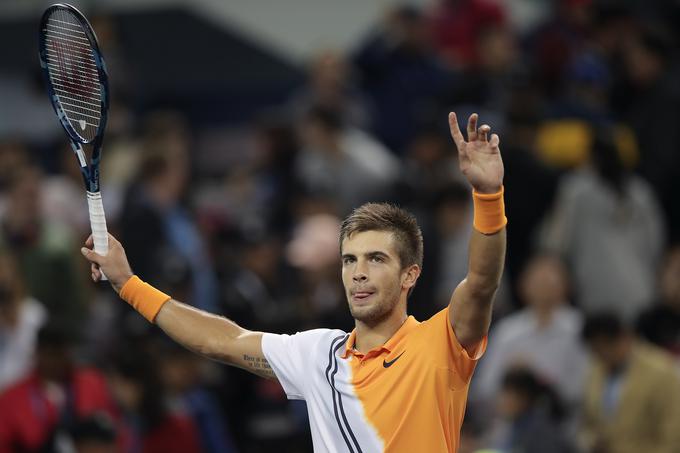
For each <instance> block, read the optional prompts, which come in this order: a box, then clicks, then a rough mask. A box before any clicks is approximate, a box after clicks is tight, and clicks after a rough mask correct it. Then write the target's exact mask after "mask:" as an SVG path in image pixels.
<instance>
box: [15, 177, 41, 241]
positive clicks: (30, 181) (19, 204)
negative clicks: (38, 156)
mask: <svg viewBox="0 0 680 453" xmlns="http://www.w3.org/2000/svg"><path fill="white" fill-rule="evenodd" d="M40 181H41V175H40V172H39V171H38V170H36V169H33V168H28V169H24V170H21V172H20V174H19V175H17V181H16V182H15V183H14V184H13V186H12V188H11V190H10V192H9V203H8V209H7V220H8V222H9V224H10V225H12V226H13V227H15V228H24V227H30V226H34V225H36V224H37V223H38V222H39V219H40V203H41V196H40V195H41V194H40Z"/></svg>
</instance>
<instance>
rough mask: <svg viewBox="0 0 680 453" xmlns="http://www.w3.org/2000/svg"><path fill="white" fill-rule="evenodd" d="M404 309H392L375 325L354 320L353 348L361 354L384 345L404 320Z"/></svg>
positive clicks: (405, 315)
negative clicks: (388, 314)
mask: <svg viewBox="0 0 680 453" xmlns="http://www.w3.org/2000/svg"><path fill="white" fill-rule="evenodd" d="M407 318H408V315H407V314H406V310H394V311H393V312H392V313H391V315H390V316H388V317H387V318H385V319H384V320H382V321H381V322H379V323H377V324H375V325H368V324H366V323H363V322H361V321H359V320H357V321H356V324H355V326H356V338H355V341H354V349H356V350H357V351H359V352H360V353H362V354H365V353H367V352H368V351H370V350H372V349H375V348H377V347H379V346H382V345H384V344H385V343H387V341H388V340H389V339H390V338H392V336H393V335H394V334H395V332H396V331H397V330H399V328H400V327H401V326H402V325H403V324H404V322H406V319H407Z"/></svg>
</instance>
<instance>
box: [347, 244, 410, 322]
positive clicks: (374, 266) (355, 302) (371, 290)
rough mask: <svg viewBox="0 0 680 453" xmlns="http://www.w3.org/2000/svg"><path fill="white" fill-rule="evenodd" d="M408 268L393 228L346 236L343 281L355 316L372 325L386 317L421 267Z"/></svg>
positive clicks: (350, 307)
mask: <svg viewBox="0 0 680 453" xmlns="http://www.w3.org/2000/svg"><path fill="white" fill-rule="evenodd" d="M414 268H415V269H414ZM409 269H411V270H410V271H409ZM409 269H404V270H402V269H401V261H400V260H399V255H398V254H397V247H396V244H395V238H394V235H393V234H392V233H390V232H385V231H364V232H360V233H354V234H353V235H351V236H350V237H348V238H346V239H345V240H344V241H343V242H342V283H343V285H344V286H345V294H346V295H347V301H348V303H349V310H350V312H351V314H352V317H353V318H354V319H356V320H357V321H361V322H364V323H366V324H370V325H375V324H377V323H378V322H380V321H382V320H383V319H385V318H387V317H388V316H389V314H390V313H391V312H392V310H394V308H395V307H396V306H397V304H398V303H399V300H400V297H401V294H402V292H404V293H406V291H408V289H409V288H410V287H411V286H413V285H414V284H415V279H416V278H417V273H419V269H418V267H417V266H411V267H410V268H409ZM414 273H415V276H414Z"/></svg>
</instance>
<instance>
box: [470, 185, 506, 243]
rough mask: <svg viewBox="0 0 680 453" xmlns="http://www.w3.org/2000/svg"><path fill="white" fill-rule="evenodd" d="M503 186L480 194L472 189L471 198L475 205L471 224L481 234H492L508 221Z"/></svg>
mask: <svg viewBox="0 0 680 453" xmlns="http://www.w3.org/2000/svg"><path fill="white" fill-rule="evenodd" d="M504 193H505V188H504V187H501V190H500V191H498V192H496V193H491V194H482V193H478V192H476V191H474V190H473V191H472V199H473V200H474V205H475V217H474V221H473V225H474V226H475V229H476V230H477V231H479V232H480V233H483V234H494V233H498V232H499V231H500V230H502V229H503V228H504V227H505V225H507V223H508V219H507V217H505V202H504V201H503V194H504Z"/></svg>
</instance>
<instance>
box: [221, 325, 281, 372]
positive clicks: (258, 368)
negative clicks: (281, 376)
mask: <svg viewBox="0 0 680 453" xmlns="http://www.w3.org/2000/svg"><path fill="white" fill-rule="evenodd" d="M262 336H263V333H262V332H252V331H249V330H245V329H243V332H242V333H241V334H240V335H238V336H237V337H236V338H235V339H234V340H233V345H232V347H231V348H230V349H231V354H230V357H231V358H230V361H229V363H230V364H231V365H234V366H237V367H239V368H242V369H244V370H246V371H250V372H251V373H253V374H256V375H258V376H260V377H263V378H267V379H275V378H276V375H275V374H274V370H272V367H271V366H270V365H269V362H268V361H267V358H266V357H265V355H264V353H263V352H262Z"/></svg>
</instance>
